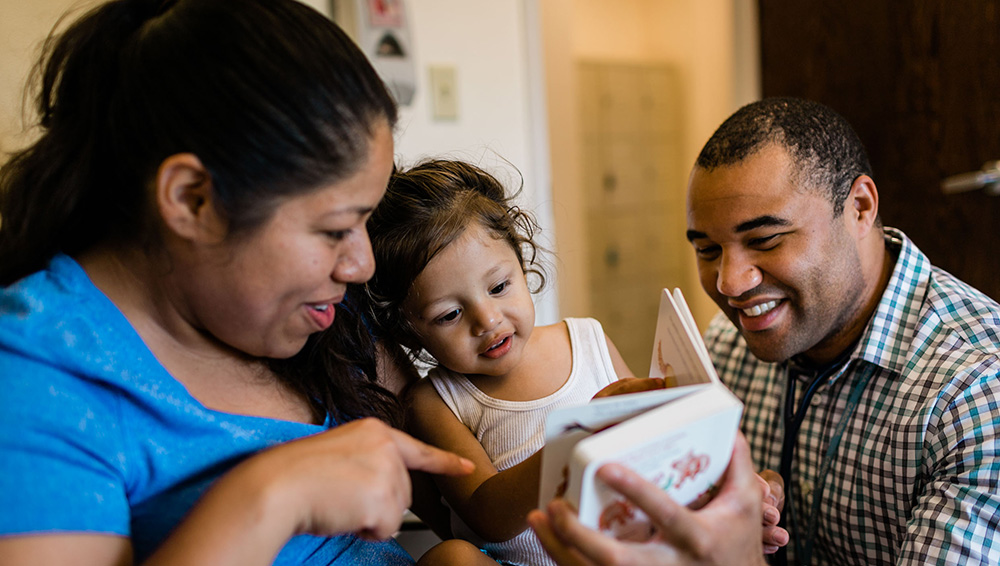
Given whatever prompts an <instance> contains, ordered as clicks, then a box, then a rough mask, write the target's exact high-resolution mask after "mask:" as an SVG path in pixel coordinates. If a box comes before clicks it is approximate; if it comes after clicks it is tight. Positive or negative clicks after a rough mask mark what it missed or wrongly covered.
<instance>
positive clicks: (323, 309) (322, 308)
mask: <svg viewBox="0 0 1000 566" xmlns="http://www.w3.org/2000/svg"><path fill="white" fill-rule="evenodd" d="M312 308H313V309H315V310H318V311H320V312H326V309H328V308H330V305H313V306H312Z"/></svg>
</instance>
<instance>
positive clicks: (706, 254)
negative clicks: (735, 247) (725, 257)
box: [694, 245, 719, 259]
mask: <svg viewBox="0 0 1000 566" xmlns="http://www.w3.org/2000/svg"><path fill="white" fill-rule="evenodd" d="M694 253H695V255H696V256H698V259H715V258H716V257H717V256H718V255H719V246H715V245H711V246H699V245H695V246H694Z"/></svg>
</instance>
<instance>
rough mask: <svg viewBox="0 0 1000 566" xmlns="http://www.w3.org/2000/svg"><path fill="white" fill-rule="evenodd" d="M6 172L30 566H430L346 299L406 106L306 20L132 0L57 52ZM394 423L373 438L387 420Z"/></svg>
mask: <svg viewBox="0 0 1000 566" xmlns="http://www.w3.org/2000/svg"><path fill="white" fill-rule="evenodd" d="M38 78H39V85H38V86H39V90H38V93H37V109H38V112H39V116H40V127H41V130H40V136H39V138H38V139H37V141H36V142H35V143H34V144H32V145H31V146H30V147H28V148H27V149H24V150H23V151H20V152H19V153H16V154H14V155H13V156H12V157H11V158H10V160H9V161H8V162H7V163H6V164H5V165H4V166H3V167H2V169H0V217H2V223H0V283H2V284H3V285H4V287H3V289H2V290H0V380H2V390H3V395H2V396H0V431H2V432H0V460H2V462H3V465H2V468H0V508H3V509H5V510H6V511H5V512H4V513H3V514H2V516H0V535H2V536H0V556H3V557H4V563H5V564H33V565H34V564H46V563H58V564H65V563H69V562H72V563H73V564H95V565H111V564H131V563H147V564H168V563H176V564H212V565H220V564H241V565H246V564H271V563H276V564H409V563H411V559H410V557H409V556H407V555H406V553H405V552H404V551H402V549H400V548H399V547H398V546H397V545H395V543H393V542H384V541H380V540H377V539H385V538H387V537H389V536H390V535H391V534H392V533H393V532H395V530H396V529H397V528H398V527H399V524H400V521H401V518H402V514H403V511H404V510H405V509H406V508H407V507H408V506H409V504H410V497H411V493H410V483H409V477H408V470H409V469H417V470H422V471H426V472H431V473H451V474H457V473H467V472H468V471H470V469H471V464H470V463H469V462H467V461H464V460H462V459H460V458H458V457H457V456H455V455H453V454H448V453H445V452H441V451H438V450H435V449H433V448H431V447H428V446H426V445H424V444H422V443H420V442H417V441H416V440H414V439H412V438H410V437H408V436H406V435H404V434H403V433H401V432H399V431H398V430H395V429H393V428H391V427H390V426H388V424H393V423H397V422H398V418H399V416H398V415H399V413H398V406H397V402H396V400H395V397H394V396H393V395H392V394H391V393H389V392H388V391H386V390H385V389H383V388H381V387H380V386H379V385H378V382H377V381H376V371H375V363H374V360H375V359H376V356H375V354H374V346H373V345H372V342H371V340H370V339H369V337H368V333H367V331H366V329H365V327H364V325H363V324H361V323H360V322H359V320H358V318H357V317H356V316H354V314H353V313H352V312H351V310H350V309H349V308H344V307H343V306H342V305H343V304H344V303H343V301H344V298H345V296H349V295H350V294H351V293H352V292H353V291H352V289H353V286H355V285H357V284H360V283H363V282H364V281H366V280H367V279H368V278H369V277H370V276H371V275H372V272H373V270H374V265H373V261H372V253H371V247H370V243H369V241H368V236H367V232H366V230H365V222H366V220H367V219H368V217H369V215H370V214H371V212H372V210H373V209H374V208H375V206H376V205H377V204H378V202H379V200H380V199H381V198H382V195H383V193H384V191H385V186H386V183H387V180H388V178H389V175H390V172H391V170H392V158H393V141H392V128H393V126H394V123H395V120H396V109H395V105H394V103H393V101H392V99H391V97H390V95H389V94H388V93H387V91H386V90H385V88H384V86H383V84H382V82H381V81H380V80H379V78H378V76H377V75H376V74H375V73H374V71H373V70H372V68H371V67H370V65H369V64H368V62H367V61H366V60H365V59H364V57H363V55H362V54H361V53H360V52H359V51H358V49H357V48H356V47H355V46H354V45H353V44H352V43H351V41H350V40H349V39H348V38H347V37H346V36H345V35H344V34H343V32H342V31H341V30H340V29H338V28H337V27H336V26H335V25H334V24H333V23H332V22H330V21H329V20H327V19H326V18H324V17H323V16H322V15H320V14H318V13H316V12H315V11H313V10H312V9H310V8H308V7H306V6H305V5H303V4H300V3H298V2H295V1H293V0H177V1H170V0H166V1H164V0H114V1H112V2H108V3H104V4H102V5H100V6H99V7H97V8H95V9H93V10H92V11H90V12H89V13H87V14H86V15H84V16H83V17H81V18H80V19H79V20H77V21H76V22H74V23H73V24H71V25H70V26H69V27H68V28H67V29H66V30H65V31H64V32H63V33H62V34H61V35H59V36H55V37H53V38H52V39H50V40H49V42H48V43H47V50H46V55H45V57H43V60H42V62H40V64H39V66H38ZM370 417H374V418H370Z"/></svg>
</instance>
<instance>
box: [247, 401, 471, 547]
mask: <svg viewBox="0 0 1000 566" xmlns="http://www.w3.org/2000/svg"><path fill="white" fill-rule="evenodd" d="M247 464H248V465H249V466H250V467H253V468H257V469H256V470H255V471H254V473H259V474H263V475H264V478H267V477H274V478H275V479H274V480H273V482H274V485H276V486H277V489H275V492H274V493H275V495H276V498H277V501H276V502H275V503H277V505H278V506H279V507H281V508H283V509H287V510H288V511H290V512H292V513H293V514H294V515H295V519H294V524H295V534H299V533H310V534H316V535H334V534H340V533H347V532H351V533H356V534H358V535H361V536H363V537H366V538H378V539H384V538H388V537H390V536H392V534H393V533H395V532H396V531H397V530H398V529H399V526H400V524H401V522H402V517H403V512H404V511H405V510H406V509H407V508H408V507H409V506H410V503H411V495H412V493H411V487H410V474H409V471H410V470H419V471H424V472H429V473H435V474H451V475H460V474H466V473H469V472H471V471H472V463H471V462H469V461H468V460H465V459H464V458H460V457H459V456H457V455H455V454H452V453H450V452H445V451H443V450H439V449H437V448H434V447H432V446H430V445H428V444H424V443H423V442H420V441H418V440H416V439H414V438H412V437H411V436H409V435H407V434H405V433H403V432H400V431H398V430H395V429H393V428H390V427H389V426H387V425H385V424H383V423H382V422H381V421H378V420H375V419H363V420H359V421H353V422H350V423H347V424H344V425H341V426H338V427H336V428H334V429H331V430H329V431H326V432H323V433H320V434H317V435H314V436H311V437H308V438H304V439H299V440H295V441H293V442H289V443H287V444H284V445H281V446H279V447H276V448H274V449H272V450H269V451H268V452H267V453H262V454H261V455H259V456H257V457H255V458H253V459H252V460H250V461H248V462H247Z"/></svg>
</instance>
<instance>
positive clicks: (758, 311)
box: [743, 301, 778, 316]
mask: <svg viewBox="0 0 1000 566" xmlns="http://www.w3.org/2000/svg"><path fill="white" fill-rule="evenodd" d="M776 306H778V301H768V302H766V303H764V304H762V305H756V306H753V307H750V308H748V309H743V314H745V315H747V316H760V315H762V314H764V313H766V312H769V311H770V310H771V309H773V308H774V307H776Z"/></svg>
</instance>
